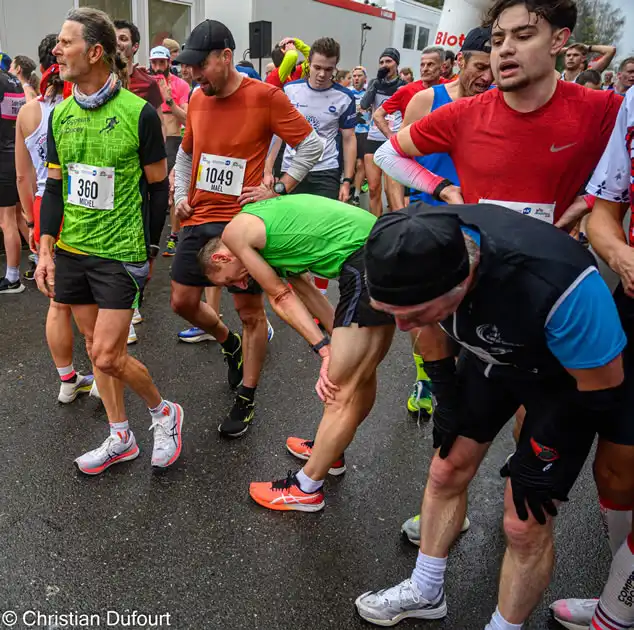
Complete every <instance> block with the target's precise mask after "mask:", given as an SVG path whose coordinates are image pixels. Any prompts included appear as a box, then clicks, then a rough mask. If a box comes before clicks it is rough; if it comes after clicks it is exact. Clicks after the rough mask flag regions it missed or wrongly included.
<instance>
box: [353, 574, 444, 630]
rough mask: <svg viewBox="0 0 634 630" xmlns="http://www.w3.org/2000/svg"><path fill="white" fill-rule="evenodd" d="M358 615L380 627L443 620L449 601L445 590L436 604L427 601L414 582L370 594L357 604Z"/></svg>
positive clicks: (359, 598) (361, 596) (408, 581)
mask: <svg viewBox="0 0 634 630" xmlns="http://www.w3.org/2000/svg"><path fill="white" fill-rule="evenodd" d="M354 603H355V606H356V607H357V611H358V613H359V614H360V615H361V616H362V617H363V618H364V619H365V620H366V621H369V622H370V623H374V624H376V625H377V626H395V625H396V624H397V623H398V622H399V621H403V619H407V618H413V619H442V618H443V617H446V616H447V601H446V599H445V593H444V591H441V593H440V595H439V596H438V600H437V601H436V602H430V601H428V600H426V599H425V598H424V597H423V595H422V593H421V592H420V590H419V589H418V586H416V584H414V582H412V580H411V579H409V578H408V579H407V580H403V581H402V582H401V583H400V584H397V585H396V586H393V587H392V588H386V589H383V590H382V591H368V592H367V593H364V594H363V595H360V596H359V597H357V600H356V601H355V602H354Z"/></svg>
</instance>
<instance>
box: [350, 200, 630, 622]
mask: <svg viewBox="0 0 634 630" xmlns="http://www.w3.org/2000/svg"><path fill="white" fill-rule="evenodd" d="M594 264H595V263H594V259H593V258H592V256H591V255H590V254H589V253H588V252H587V251H586V250H585V249H584V248H583V247H582V246H581V245H579V243H577V242H576V241H575V240H573V239H571V238H570V237H569V236H568V235H567V234H565V233H564V232H562V231H560V230H557V229H555V228H554V227H553V226H551V225H548V224H546V223H544V222H542V221H532V220H530V219H528V218H526V217H524V216H522V215H521V214H518V213H516V212H514V211H512V210H508V209H506V208H502V207H497V206H492V205H491V204H478V205H471V206H469V205H463V206H451V207H447V208H446V209H441V208H439V207H432V206H427V205H425V204H422V203H419V204H414V205H412V206H410V207H409V208H408V209H407V211H401V212H394V213H392V214H390V215H386V216H383V217H381V218H380V219H379V220H378V221H377V223H376V224H375V226H374V228H373V230H372V232H371V233H370V237H369V239H368V241H367V243H366V247H365V267H366V282H367V286H368V290H369V293H370V297H371V304H372V306H373V307H374V308H375V309H377V310H382V311H384V312H386V313H389V314H391V315H393V316H394V318H395V320H396V324H397V326H398V327H399V328H400V329H401V330H410V329H411V328H415V327H421V330H422V333H423V334H425V335H426V336H427V337H428V339H427V340H426V343H425V344H424V347H425V348H427V352H426V353H425V356H424V359H425V368H426V370H427V373H428V374H429V376H430V378H431V381H432V392H433V394H434V397H435V403H436V404H435V409H434V414H433V422H434V429H433V436H434V447H436V448H438V451H437V453H436V454H435V456H434V458H433V460H432V463H431V466H430V472H429V478H428V482H427V487H426V490H425V495H424V498H423V505H422V508H421V515H422V518H421V546H420V552H419V555H418V559H417V562H416V567H415V569H414V572H413V574H412V576H411V579H407V580H405V581H404V582H402V583H401V584H399V585H397V586H395V587H393V588H390V589H387V590H383V591H380V592H379V593H378V594H377V593H376V592H369V593H366V594H364V595H361V596H360V597H359V598H358V599H357V601H356V605H357V609H358V611H359V614H360V615H361V616H362V617H363V618H365V619H367V620H368V621H371V622H374V623H377V624H380V625H393V624H394V623H396V622H398V621H400V620H401V619H404V618H406V617H415V618H421V619H439V618H441V617H444V616H445V615H446V614H447V605H446V601H445V595H444V573H445V569H446V565H447V555H448V552H449V548H450V546H451V544H452V543H453V541H454V540H455V538H456V537H457V535H458V533H459V532H460V528H461V525H462V523H463V520H464V517H465V512H466V498H467V487H468V485H469V482H470V481H471V479H472V478H473V477H474V475H475V474H476V472H477V470H478V467H479V465H480V462H481V461H482V460H483V458H484V456H485V455H486V453H487V450H488V448H489V446H490V445H491V442H492V441H493V439H494V438H495V436H496V435H497V433H498V432H499V431H500V430H501V429H502V427H503V426H504V425H505V424H506V423H507V421H508V420H509V419H510V418H511V417H512V416H513V414H514V413H515V411H516V409H517V408H518V407H519V406H520V405H524V406H525V407H526V410H527V415H526V420H525V423H524V427H523V429H522V433H521V435H520V439H519V443H518V445H517V449H516V451H515V453H514V454H513V456H512V457H511V458H510V459H509V460H508V462H507V464H506V465H505V466H504V467H503V469H502V471H501V474H502V475H503V476H505V477H509V478H510V479H509V481H508V482H507V488H506V493H505V501H504V508H505V514H504V530H505V534H506V537H507V551H506V555H505V557H504V563H503V566H502V577H501V581H500V591H499V601H498V609H497V610H496V611H495V613H494V615H493V618H492V620H491V623H490V624H489V625H487V626H486V629H485V630H492V629H496V630H500V629H503V630H511V629H512V630H520V628H521V627H522V624H523V623H524V621H526V619H527V618H528V616H529V615H530V613H531V611H532V610H533V608H534V607H535V606H536V605H537V604H538V602H539V600H540V598H541V596H542V593H543V591H544V589H545V588H546V587H547V586H548V582H549V580H550V575H551V572H552V567H553V539H552V525H553V519H552V517H553V516H555V515H556V514H557V507H556V506H557V502H558V501H565V500H567V495H568V493H569V491H570V489H571V487H572V485H573V484H574V482H575V480H576V478H577V476H578V474H579V472H580V470H581V468H582V466H583V463H584V461H585V459H586V457H587V455H588V452H589V450H590V447H591V445H592V442H593V439H594V436H595V432H598V433H599V435H600V441H602V440H608V441H617V442H618V443H621V444H626V443H628V442H627V440H628V439H629V440H631V439H632V435H631V433H632V431H631V430H629V429H627V428H624V423H623V420H622V418H623V416H622V415H621V414H620V413H619V410H620V405H621V404H622V394H623V390H624V386H623V384H622V383H623V366H622V359H621V351H622V350H623V348H624V346H625V341H626V340H625V335H624V333H623V329H622V327H621V324H620V322H619V318H618V314H617V311H616V307H615V305H614V301H613V300H612V297H611V295H610V292H609V290H608V288H607V286H606V285H605V283H604V282H603V280H602V278H601V276H600V275H599V273H598V271H597V269H596V267H595V266H594ZM456 344H458V345H456ZM460 346H462V347H461V348H460V353H459V355H458V361H457V363H456V360H455V358H456V355H457V353H456V351H455V348H456V347H460ZM597 418H600V422H601V425H600V426H597V422H596V419H597ZM630 424H631V423H630ZM628 431H629V435H628ZM629 443H631V442H629Z"/></svg>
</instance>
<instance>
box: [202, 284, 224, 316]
mask: <svg viewBox="0 0 634 630" xmlns="http://www.w3.org/2000/svg"><path fill="white" fill-rule="evenodd" d="M221 295H222V287H205V300H206V302H207V304H208V305H209V306H211V308H213V310H214V311H215V312H216V313H218V315H220V296H221Z"/></svg>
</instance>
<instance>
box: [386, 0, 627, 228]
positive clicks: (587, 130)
mask: <svg viewBox="0 0 634 630" xmlns="http://www.w3.org/2000/svg"><path fill="white" fill-rule="evenodd" d="M531 4H535V1H533V2H531ZM537 4H540V2H537ZM571 4H572V2H571ZM573 6H574V5H573ZM495 27H496V28H495V29H494V30H493V36H492V55H491V62H492V69H493V73H494V77H495V79H496V81H495V82H496V84H497V86H498V88H499V89H496V90H491V91H489V92H486V93H485V94H482V95H480V96H476V97H474V98H470V99H462V100H459V101H456V102H455V103H451V104H449V105H446V106H444V107H442V108H440V109H438V110H436V111H434V112H432V113H431V114H429V115H428V116H425V117H424V118H423V119H421V120H419V121H417V122H416V123H415V124H413V125H411V126H409V127H407V128H405V129H402V130H401V131H400V132H399V134H398V135H397V136H395V137H393V138H392V139H391V143H386V144H385V145H383V147H381V148H380V149H379V151H377V153H376V155H375V161H376V163H377V164H378V165H379V166H380V167H381V168H382V169H383V170H384V171H385V172H386V173H387V174H388V175H389V176H390V177H393V178H394V179H396V180H397V181H400V182H401V183H403V184H405V185H406V186H411V187H412V188H416V189H418V190H422V191H424V192H428V193H430V194H434V193H436V194H437V195H439V196H440V198H441V199H442V200H444V201H447V202H449V203H464V202H466V203H478V202H481V201H482V202H484V201H487V202H494V203H498V204H500V205H504V206H507V207H509V208H511V209H512V210H516V211H517V212H521V213H523V214H525V215H527V216H532V217H534V218H538V219H541V220H543V221H547V222H549V223H557V222H558V220H559V219H560V218H561V217H562V215H563V214H564V212H565V211H566V210H567V209H568V207H569V206H570V205H571V204H572V202H573V201H574V200H575V198H576V196H577V195H578V193H579V191H581V190H582V188H583V187H584V185H585V183H586V181H587V180H588V177H589V176H590V174H591V173H592V170H593V168H594V167H595V166H596V164H597V162H598V161H599V158H600V157H601V155H602V153H603V150H604V149H605V146H606V144H607V142H608V139H609V137H610V134H611V132H612V128H613V127H614V122H615V120H616V115H617V113H618V110H619V107H620V104H621V100H622V99H621V98H620V97H619V96H618V95H616V94H614V93H613V92H602V91H596V92H595V91H593V90H587V89H584V88H583V87H582V86H579V85H576V84H574V83H567V82H564V81H557V78H556V76H555V73H554V72H553V71H552V70H553V68H554V64H555V56H553V55H552V50H551V49H550V48H548V47H542V49H540V48H539V47H538V44H537V40H538V39H539V37H540V34H541V36H542V38H543V37H544V36H545V35H544V29H548V30H549V31H552V36H551V37H550V39H549V40H548V42H546V43H549V44H550V45H551V46H553V47H558V46H559V44H562V45H563V43H565V37H566V35H565V29H564V30H562V29H557V28H556V27H555V26H552V27H551V25H550V24H548V23H547V22H546V21H545V20H544V19H543V18H537V16H536V14H535V13H528V12H527V9H526V6H525V5H524V3H523V2H520V1H519V0H518V3H517V5H515V6H512V7H511V8H509V9H507V10H506V11H504V13H503V15H502V17H501V19H499V20H498V21H497V22H496V24H495ZM513 29H515V31H513ZM557 38H559V40H563V41H559V40H558V39H557ZM542 46H543V44H542ZM562 121H565V122H566V124H562ZM429 153H449V154H450V155H451V157H452V159H453V161H454V164H455V166H456V170H457V172H458V177H459V179H460V184H461V188H457V187H456V186H452V185H449V183H448V182H447V181H445V180H443V179H442V178H439V177H437V176H434V175H432V174H430V173H429V171H427V170H426V169H424V168H423V167H422V166H420V165H417V166H414V160H413V159H412V158H413V157H414V156H419V155H427V154H429ZM463 200H464V201H463ZM577 218H578V217H567V220H568V219H570V224H572V223H573V222H575V221H576V219H577Z"/></svg>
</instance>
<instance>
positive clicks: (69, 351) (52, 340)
mask: <svg viewBox="0 0 634 630" xmlns="http://www.w3.org/2000/svg"><path fill="white" fill-rule="evenodd" d="M46 341H47V342H48V349H49V350H50V352H51V356H52V357H53V363H55V367H58V368H63V367H66V366H68V365H70V364H71V363H72V362H73V326H72V324H71V309H70V306H68V304H58V303H57V302H55V301H54V300H51V302H50V304H49V307H48V315H47V316H46Z"/></svg>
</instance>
